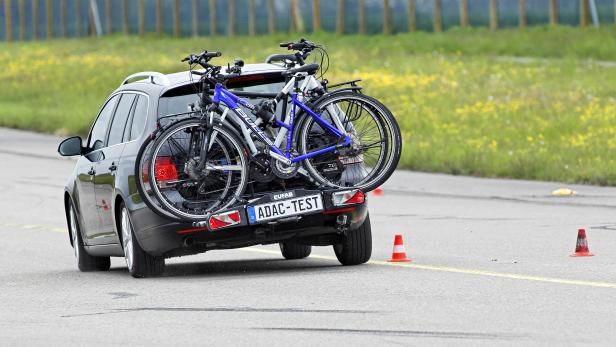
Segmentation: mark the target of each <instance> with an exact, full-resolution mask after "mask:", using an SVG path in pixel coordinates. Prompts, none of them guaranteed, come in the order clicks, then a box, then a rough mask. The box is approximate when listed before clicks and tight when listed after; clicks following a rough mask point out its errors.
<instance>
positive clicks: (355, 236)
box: [334, 215, 372, 265]
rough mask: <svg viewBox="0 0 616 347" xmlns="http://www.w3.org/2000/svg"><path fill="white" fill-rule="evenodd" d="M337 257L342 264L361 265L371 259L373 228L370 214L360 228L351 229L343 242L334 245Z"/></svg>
mask: <svg viewBox="0 0 616 347" xmlns="http://www.w3.org/2000/svg"><path fill="white" fill-rule="evenodd" d="M334 253H336V258H338V261H339V262H340V263H341V264H342V265H359V264H363V263H365V262H367V261H368V260H370V256H371V255H372V230H371V227H370V215H368V216H366V220H365V221H364V223H363V224H362V225H360V226H359V228H357V229H355V230H349V231H348V233H347V235H346V236H344V238H343V241H342V243H339V244H336V245H334Z"/></svg>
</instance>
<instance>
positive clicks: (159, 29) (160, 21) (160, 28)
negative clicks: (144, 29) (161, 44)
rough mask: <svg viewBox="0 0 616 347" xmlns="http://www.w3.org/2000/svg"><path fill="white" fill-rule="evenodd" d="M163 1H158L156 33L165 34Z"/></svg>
mask: <svg viewBox="0 0 616 347" xmlns="http://www.w3.org/2000/svg"><path fill="white" fill-rule="evenodd" d="M163 16H164V14H163V0H156V33H157V34H159V35H162V33H163Z"/></svg>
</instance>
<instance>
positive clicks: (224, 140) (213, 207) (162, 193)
mask: <svg viewBox="0 0 616 347" xmlns="http://www.w3.org/2000/svg"><path fill="white" fill-rule="evenodd" d="M208 132H209V134H210V136H209V141H208V142H209V143H208V145H207V146H204V141H205V138H208V136H206V134H208ZM203 147H206V148H207V154H206V162H205V163H204V164H203V165H201V163H200V158H201V150H202V148H203ZM148 176H149V181H150V182H151V183H150V185H151V187H152V191H153V194H154V196H155V197H156V199H157V200H158V202H159V203H160V205H161V207H162V208H163V209H165V210H166V211H167V212H169V213H171V214H173V215H175V216H176V217H178V218H180V219H183V220H191V221H195V220H203V219H204V218H205V217H206V216H207V215H208V214H209V213H211V212H213V211H217V210H221V209H224V208H227V207H229V206H230V205H232V204H233V203H234V202H237V201H238V200H240V199H241V197H242V195H243V193H244V188H245V186H246V182H247V178H248V161H247V158H246V151H245V149H244V147H243V145H242V142H241V141H240V140H239V139H238V138H237V137H236V135H235V134H234V133H233V132H232V131H231V130H230V129H228V128H227V127H225V126H223V125H218V124H214V125H213V126H212V127H210V128H207V127H205V126H204V124H203V122H201V121H199V120H196V119H188V120H184V121H180V122H178V123H176V124H174V125H172V126H171V127H169V128H168V129H167V130H165V131H164V132H163V133H162V134H161V135H160V137H159V138H158V139H156V140H155V141H154V144H153V146H152V149H151V153H150V156H149V163H148Z"/></svg>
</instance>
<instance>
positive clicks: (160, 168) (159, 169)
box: [154, 157, 178, 181]
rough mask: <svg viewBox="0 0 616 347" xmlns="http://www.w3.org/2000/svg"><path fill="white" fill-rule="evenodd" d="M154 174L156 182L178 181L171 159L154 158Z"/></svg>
mask: <svg viewBox="0 0 616 347" xmlns="http://www.w3.org/2000/svg"><path fill="white" fill-rule="evenodd" d="M154 173H155V175H156V180H157V181H173V180H177V179H178V171H177V169H176V168H175V164H174V163H173V160H171V157H159V158H156V165H155V168H154Z"/></svg>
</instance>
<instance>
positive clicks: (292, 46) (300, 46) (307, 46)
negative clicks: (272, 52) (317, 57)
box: [280, 37, 318, 52]
mask: <svg viewBox="0 0 616 347" xmlns="http://www.w3.org/2000/svg"><path fill="white" fill-rule="evenodd" d="M280 47H283V48H287V49H288V50H292V51H306V52H310V51H312V50H313V49H315V48H317V47H318V46H317V45H316V44H315V43H314V42H310V41H308V40H306V39H305V38H303V37H302V38H301V39H299V41H297V42H282V43H280Z"/></svg>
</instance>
